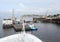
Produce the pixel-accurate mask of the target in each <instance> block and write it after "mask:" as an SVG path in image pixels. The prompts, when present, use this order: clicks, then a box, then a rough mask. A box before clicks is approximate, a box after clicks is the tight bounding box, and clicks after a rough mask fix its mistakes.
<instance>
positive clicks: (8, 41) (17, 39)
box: [0, 33, 42, 42]
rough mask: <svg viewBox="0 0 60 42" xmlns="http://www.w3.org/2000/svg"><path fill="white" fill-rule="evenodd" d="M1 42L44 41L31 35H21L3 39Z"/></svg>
mask: <svg viewBox="0 0 60 42" xmlns="http://www.w3.org/2000/svg"><path fill="white" fill-rule="evenodd" d="M0 42H42V40H40V39H39V38H37V37H36V36H34V35H32V34H29V33H21V34H14V35H11V36H8V37H4V38H1V39H0Z"/></svg>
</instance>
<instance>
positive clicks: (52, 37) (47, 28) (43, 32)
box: [0, 22, 60, 42]
mask: <svg viewBox="0 0 60 42" xmlns="http://www.w3.org/2000/svg"><path fill="white" fill-rule="evenodd" d="M34 24H35V26H36V27H37V28H38V31H32V32H31V33H32V34H34V35H35V36H37V37H38V38H40V39H41V40H43V41H44V42H59V41H60V26H59V25H56V24H52V23H34ZM15 33H17V32H15V31H14V30H13V28H11V29H3V28H2V22H0V38H2V37H5V36H9V35H13V34H15Z"/></svg>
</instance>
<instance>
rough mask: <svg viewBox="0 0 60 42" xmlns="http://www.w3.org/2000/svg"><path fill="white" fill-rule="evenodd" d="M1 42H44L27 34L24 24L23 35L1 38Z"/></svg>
mask: <svg viewBox="0 0 60 42" xmlns="http://www.w3.org/2000/svg"><path fill="white" fill-rule="evenodd" d="M0 42H42V40H40V39H39V38H37V37H36V36H34V35H32V34H29V33H26V32H25V24H24V22H23V28H22V32H21V33H18V34H14V35H11V36H8V37H4V38H1V39H0Z"/></svg>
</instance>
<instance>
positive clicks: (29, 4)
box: [0, 0, 60, 14]
mask: <svg viewBox="0 0 60 42" xmlns="http://www.w3.org/2000/svg"><path fill="white" fill-rule="evenodd" d="M13 8H14V10H15V12H20V13H35V14H36V13H38V14H40V13H41V14H42V13H46V12H48V13H50V12H51V13H60V0H0V12H8V11H11V10H12V9H13ZM51 13H50V14H51Z"/></svg>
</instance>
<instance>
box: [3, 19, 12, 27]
mask: <svg viewBox="0 0 60 42" xmlns="http://www.w3.org/2000/svg"><path fill="white" fill-rule="evenodd" d="M2 24H3V28H5V27H11V26H12V24H13V21H12V19H3V21H2Z"/></svg>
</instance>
